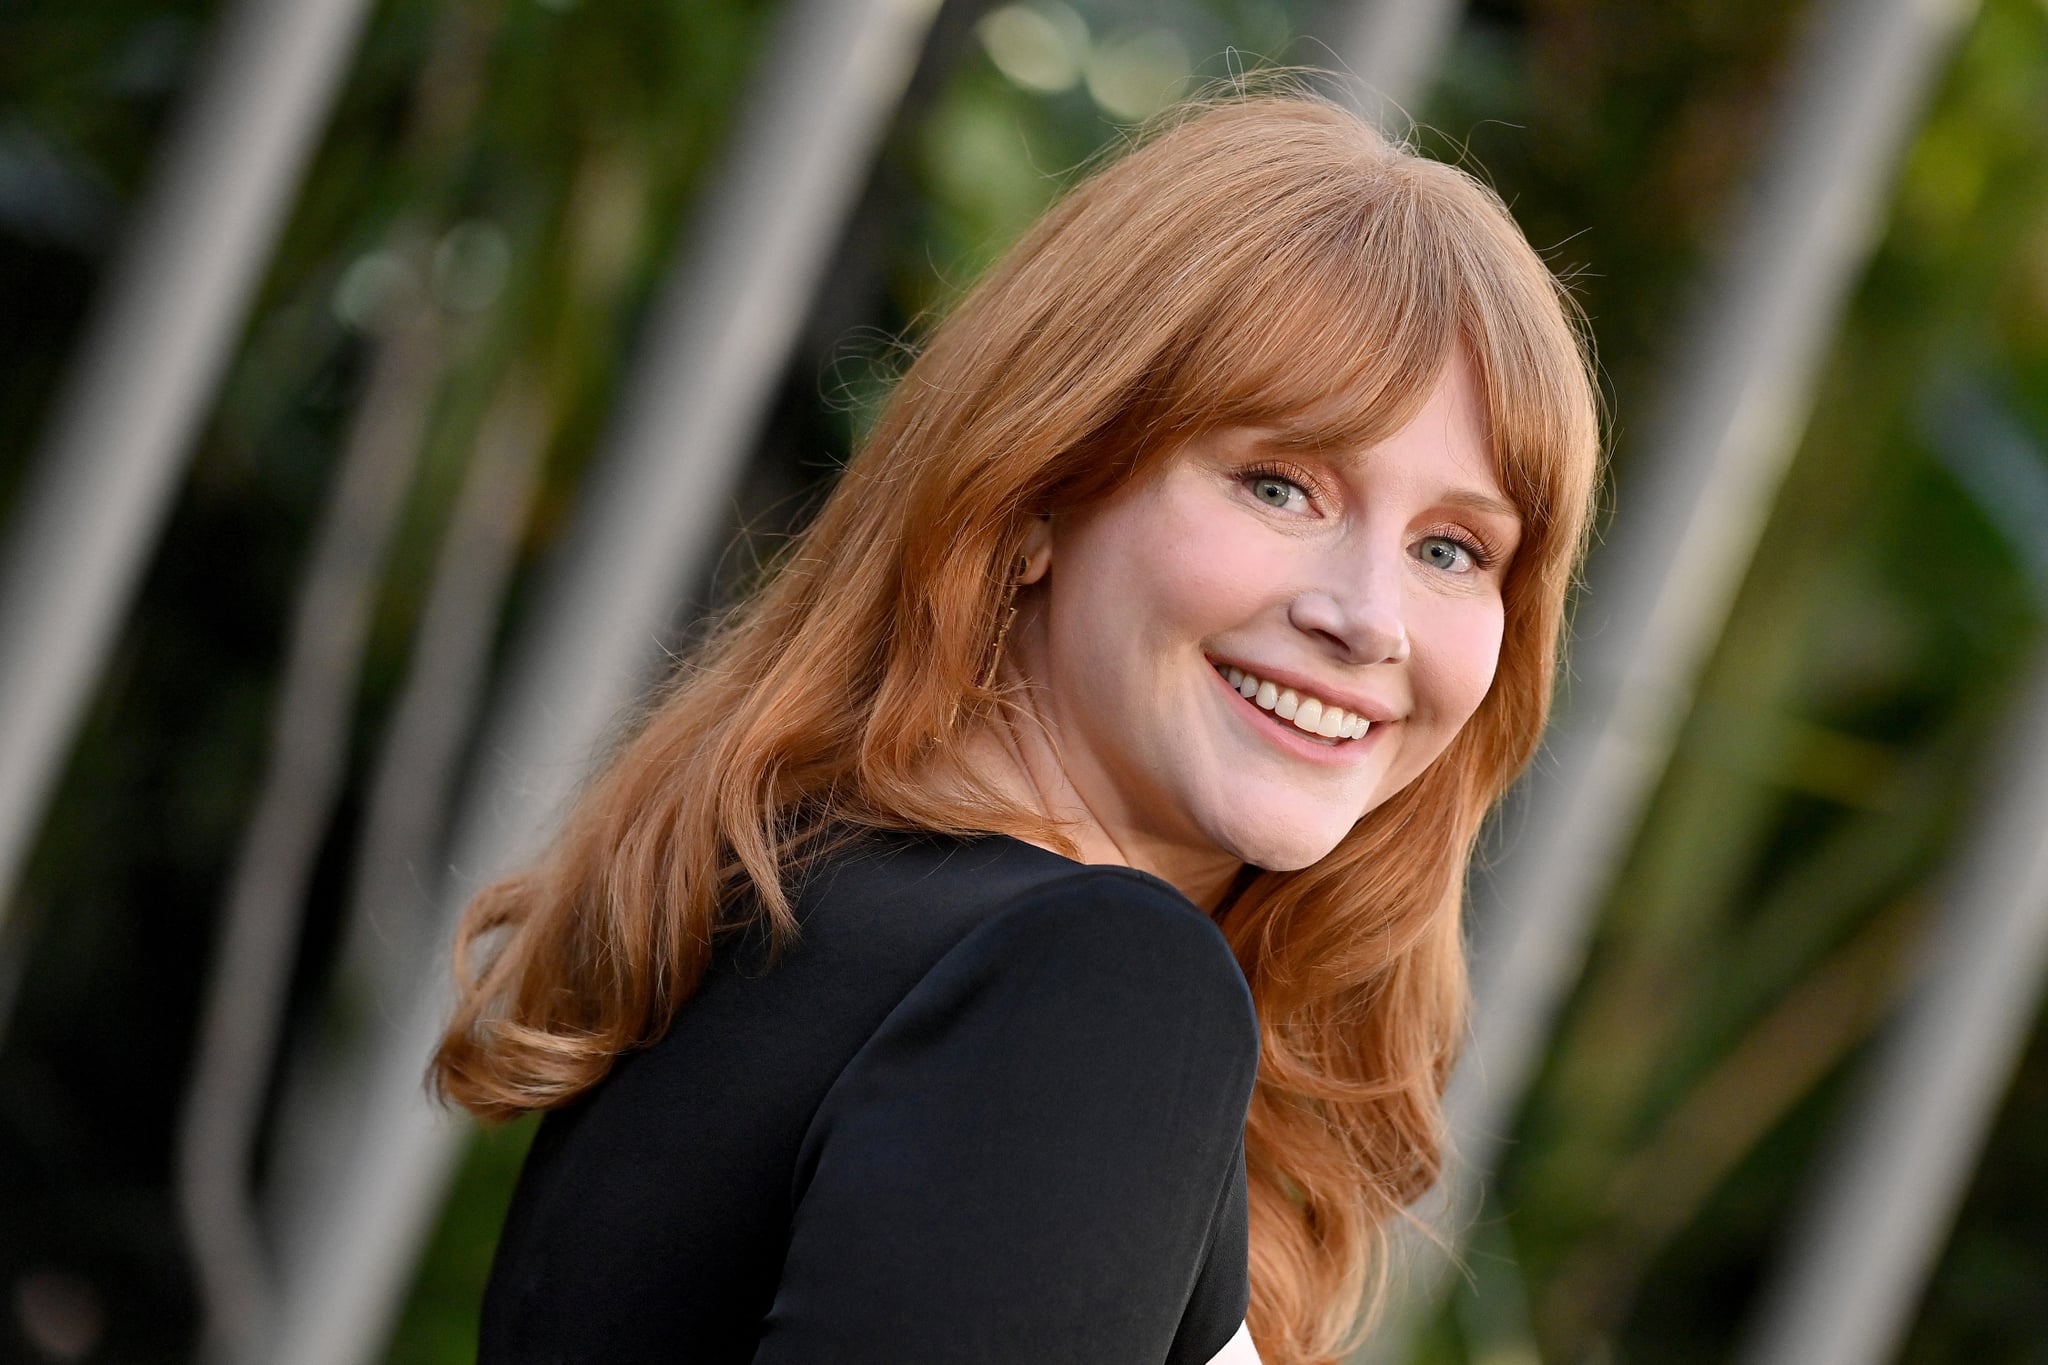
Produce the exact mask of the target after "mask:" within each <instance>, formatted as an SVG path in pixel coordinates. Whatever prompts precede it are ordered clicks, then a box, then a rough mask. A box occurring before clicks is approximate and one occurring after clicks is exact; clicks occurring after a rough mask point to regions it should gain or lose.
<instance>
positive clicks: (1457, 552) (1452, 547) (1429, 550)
mask: <svg viewBox="0 0 2048 1365" xmlns="http://www.w3.org/2000/svg"><path fill="white" fill-rule="evenodd" d="M1416 554H1417V555H1418V556H1419V557H1420V558H1421V560H1422V562H1423V563H1425V564H1428V565H1430V566H1431V567H1433V568H1438V569H1442V570H1444V571H1445V572H1447V573H1470V572H1471V571H1472V570H1473V569H1474V568H1476V567H1477V566H1478V562H1479V561H1478V560H1477V558H1476V557H1475V556H1474V555H1473V553H1472V549H1471V547H1470V546H1467V545H1461V544H1459V543H1458V542H1457V541H1455V540H1453V539H1451V538H1450V537H1449V536H1428V537H1426V538H1424V540H1423V541H1422V543H1421V544H1419V545H1418V546H1416Z"/></svg>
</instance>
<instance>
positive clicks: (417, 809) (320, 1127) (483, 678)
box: [271, 366, 551, 1225]
mask: <svg viewBox="0 0 2048 1365" xmlns="http://www.w3.org/2000/svg"><path fill="white" fill-rule="evenodd" d="M543 395H544V390H543V389H542V387H541V385H540V384H539V383H538V382H537V380H536V377H535V376H534V375H533V374H532V373H531V372H529V371H528V370H526V369H525V368H524V367H519V366H515V367H514V368H513V370H512V372H511V373H510V374H508V375H507V376H506V377H505V379H504V380H503V381H502V382H501V384H500V386H499V389H498V393H497V396H496V398H495V399H494V400H493V401H492V403H491V405H490V408H489V410H488V411H487V412H486V413H485V415H484V419H483V425H482V429H481V431H480V432H479V434H478V436H477V442H476V452H475V455H474V456H473V458H472V459H471V461H470V464H469V468H468V470H467V472H466V473H465V475H464V477H463V482H462V489H461V491H460V493H459V494H458V495H457V498H456V503H455V512H454V515H453V517H452V519H451V520H450V523H449V526H448V530H447V533H446V537H445V539H444V540H443V542H442V546H441V551H440V555H439V558H438V560H437V561H436V564H435V568H434V576H433V581H432V583H431V585H430V586H429V588H428V591H427V600H426V605H425V607H424V608H423V609H422V611H421V613H420V621H419V627H418V629H417V630H416V631H415V633H414V645H413V651H412V657H411V662H410V665H409V666H408V669H407V671H406V676H405V682H404V685H403V688H402V690H401V692H400V694H399V698H398V703H397V706H396V708H395V709H394V711H393V714H392V717H391V720H390V723H389V725H388V726H387V728H386V730H385V734H384V739H383V742H382V744H381V746H380V747H379V750H378V756H377V763H376V771H375V774H374V776H373V777H372V778H371V782H370V795H369V798H368V803H367V813H366V815H365V816H364V821H363V835H362V840H361V843H360V845H359V847H358V852H357V855H356V862H355V873H354V886H353V890H352V893H351V895H350V897H349V906H348V912H347V920H346V923H345V924H344V926H343V929H342V943H341V950H340V953H339V955H338V965H337V966H336V968H335V970H334V974H333V980H334V985H333V988H332V992H331V994H332V996H333V997H335V1000H336V1001H337V1002H338V1004H339V1009H338V1011H337V1012H339V1013H341V1014H343V1015H344V1016H349V1017H350V1018H352V1020H353V1021H354V1022H353V1026H352V1027H350V1026H349V1020H344V1029H343V1036H342V1037H341V1038H339V1039H332V1040H329V1039H323V1038H317V1037H316V1038H315V1039H314V1040H313V1042H312V1043H311V1044H310V1045H309V1046H308V1048H307V1049H306V1050H305V1052H304V1053H302V1055H300V1056H298V1057H297V1058H295V1059H294V1062H293V1065H292V1067H291V1069H290V1071H289V1072H288V1074H287V1075H286V1077H285V1088H284V1094H283V1096H282V1097H281V1099H280V1101H279V1106H278V1118H277V1124H278V1133H279V1137H278V1141H277V1146H278V1149H279V1151H280V1153H282V1154H289V1155H290V1156H291V1157H292V1158H293V1159H294V1160H295V1162H296V1164H295V1165H294V1166H293V1167H291V1168H290V1169H286V1168H284V1167H283V1166H282V1164H280V1166H279V1167H277V1168H274V1169H273V1170H272V1172H271V1185H272V1187H273V1188H274V1189H275V1191H276V1199H275V1203H276V1205H277V1206H278V1208H279V1209H281V1210H282V1211H283V1214H284V1222H285V1223H286V1224H287V1225H292V1224H295V1223H297V1222H298V1221H299V1219H298V1217H297V1215H298V1214H300V1213H303V1212H304V1211H305V1210H306V1208H307V1206H308V1205H309V1204H312V1203H317V1202H318V1201H317V1192H318V1191H320V1190H322V1189H324V1188H325V1187H326V1182H327V1181H328V1180H330V1179H331V1178H332V1177H333V1175H334V1173H335V1172H336V1171H337V1170H339V1169H340V1168H341V1167H342V1166H343V1165H344V1164H345V1162H344V1148H345V1147H346V1145H347V1143H348V1141H349V1140H350V1138H351V1137H352V1124H351V1116H350V1114H349V1106H350V1104H351V1103H352V1102H353V1099H354V1094H355V1092H356V1091H357V1090H358V1089H360V1087H361V1085H362V1084H363V1082H364V1079H365V1078H364V1076H363V1075H362V1074H361V1070H362V1068H361V1066H360V1065H359V1064H360V1063H361V1062H362V1060H363V1058H362V1056H361V1054H360V1049H359V1047H358V1044H359V1041H360V1035H361V1034H362V1033H363V1032H364V1031H365V1026H364V1025H363V1024H362V1022H361V1020H362V1019H363V1018H364V1017H371V1018H374V1019H377V1020H380V1021H388V1020H390V1019H392V1018H394V1017H395V1016H397V1015H399V1014H400V1013H402V1012H403V1010H404V1009H405V1007H406V1004H407V995H406V992H408V991H409V990H411V989H412V988H413V987H414V986H415V985H416V983H417V980H418V972H417V965H418V963H419V962H420V961H421V960H423V959H425V960H432V959H433V958H434V957H435V955H436V953H437V952H438V950H439V947H440V945H438V944H432V943H429V942H427V933H428V931H429V930H430V929H435V928H438V927H439V925H438V923H437V922H436V921H435V920H434V918H433V916H432V911H433V908H434V895H435V893H436V891H437V890H438V889H439V887H440V886H441V884H442V882H443V880H444V876H443V873H442V870H441V869H440V868H438V867H437V866H435V865H434V864H435V863H436V861H437V855H438V854H439V852H440V849H441V839H442V835H443V833H444V832H445V831H444V821H445V818H446V813H447V811H448V809H449V807H450V805H451V799H452V797H453V794H454V787H455V780H456V777H457V774H458V764H459V760H460V758H461V755H462V752H463V747H464V743H465V741H466V740H467V739H468V737H469V735H470V733H471V730H472V727H473V725H474V722H475V719H476V713H477V711H478V709H479V705H480V703H481V700H482V697H483V694H484V690H485V684H486V682H487V679H488V669H489V664H490V658H491V647H492V645H493V643H494V642H495V640H496V637H497V633H498V627H499V624H500V623H501V622H502V621H503V620H504V614H505V613H504V601H505V593H506V589H507V587H508V586H509V584H510V581H511V577H512V569H513V565H514V563H515V561H516V559H517V555H518V548H519V541H520V533H521V531H522V529H523V528H524V527H525V525H526V522H527V514H528V510H529V508H530V506H531V503H532V501H533V494H534V491H535V489H536V487H537V485H538V483H539V474H540V466H541V456H542V454H543V453H544V452H545V451H546V449H547V444H548V436H549V434H550V430H551V414H550V413H549V411H548V408H547V403H546V399H545V397H544V396H543Z"/></svg>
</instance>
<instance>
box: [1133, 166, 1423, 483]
mask: <svg viewBox="0 0 2048 1365" xmlns="http://www.w3.org/2000/svg"><path fill="white" fill-rule="evenodd" d="M1370 207H1371V208H1372V209H1374V210H1376V212H1373V213H1371V214H1370V215H1364V214H1358V213H1352V214H1347V215H1343V217H1345V218H1350V219H1351V221H1350V222H1345V221H1343V220H1342V218H1339V217H1338V215H1334V214H1333V215H1329V216H1328V217H1329V220H1330V221H1325V222H1323V223H1319V224H1312V225H1311V227H1312V228H1317V229H1320V230H1317V231H1310V232H1304V233H1301V234H1299V235H1297V236H1296V237H1295V238H1294V239H1293V240H1292V241H1286V242H1282V243H1278V244H1276V246H1277V248H1278V249H1269V250H1268V251H1267V252H1265V253H1264V254H1262V255H1261V256H1260V257H1259V259H1257V260H1256V261H1255V262H1250V263H1248V265H1249V266H1250V268H1248V269H1245V270H1242V271H1238V272H1233V273H1232V274H1231V275H1230V276H1229V277H1228V278H1227V279H1225V280H1224V281H1223V282H1222V284H1221V287H1220V289H1219V290H1218V296H1217V297H1215V298H1213V299H1212V300H1211V301H1210V306H1209V307H1208V308H1206V309H1204V310H1203V313H1204V316H1203V318H1202V319H1201V321H1200V323H1199V324H1198V327H1197V330H1196V331H1195V334H1194V336H1193V337H1192V338H1191V344H1190V345H1189V346H1188V348H1187V349H1186V351H1185V352H1184V356H1185V359H1184V360H1183V362H1182V363H1181V364H1179V365H1176V366H1174V367H1173V368H1172V370H1171V371H1170V372H1169V374H1168V376H1167V384H1166V386H1165V387H1166V389H1167V393H1166V394H1165V395H1164V396H1165V398H1166V401H1167V403H1168V404H1169V405H1170V410H1171V411H1173V412H1174V414H1175V416H1176V418H1177V419H1178V420H1177V421H1176V422H1175V424H1174V425H1176V426H1179V427H1183V428H1185V429H1188V430H1200V429H1208V428H1213V427H1221V426H1256V427H1265V428H1270V429H1272V430H1273V431H1275V432H1276V443H1277V444H1280V445H1283V446H1292V447H1295V448H1298V449H1304V450H1307V449H1318V450H1345V449H1353V450H1355V449H1360V448H1363V447H1365V446H1369V445H1374V444H1377V443H1378V442H1380V441H1383V440H1385V439H1386V438H1387V437H1389V436H1391V435H1393V434H1394V433H1395V432H1397V431H1399V430H1400V429H1401V428H1402V427H1403V426H1405V425H1406V424H1407V423H1408V421H1409V419H1411V418H1412V417H1413V416H1414V415H1415V413H1416V412H1417V411H1418V410H1420V408H1421V407H1422V405H1423V403H1424V402H1426V401H1427V400H1428V398H1429V394H1430V392H1431V390H1432V389H1433V388H1434V387H1435V384H1436V381H1437V377H1438V376H1439V375H1441V374H1442V373H1443V370H1444V367H1445V366H1446V365H1447V364H1448V363H1449V361H1450V358H1451V353H1452V349H1453V347H1454V346H1455V345H1456V343H1457V339H1458V332H1459V314H1460V307H1459V303H1460V300H1459V297H1458V295H1459V294H1460V293H1462V292H1463V291H1462V290H1460V289H1459V288H1458V287H1457V282H1456V281H1455V280H1454V279H1452V278H1451V276H1450V274H1449V272H1448V271H1447V270H1446V269H1445V268H1444V267H1445V266H1446V265H1447V264H1448V262H1447V261H1446V260H1444V259H1442V258H1443V257H1445V256H1447V255H1448V254H1449V253H1447V252H1444V251H1443V250H1441V247H1442V243H1440V242H1435V241H1431V240H1429V238H1430V237H1431V236H1433V235H1434V234H1430V233H1428V232H1427V231H1426V230H1425V224H1424V223H1423V222H1422V221H1421V220H1420V217H1419V215H1417V214H1415V213H1413V212H1412V208H1411V211H1410V212H1408V213H1402V212H1400V211H1399V210H1400V209H1401V208H1402V207H1403V206H1402V205H1399V204H1390V203H1387V202H1384V201H1382V202H1379V203H1376V204H1372V205H1371V206H1370ZM1361 220H1362V221H1361Z"/></svg>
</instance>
